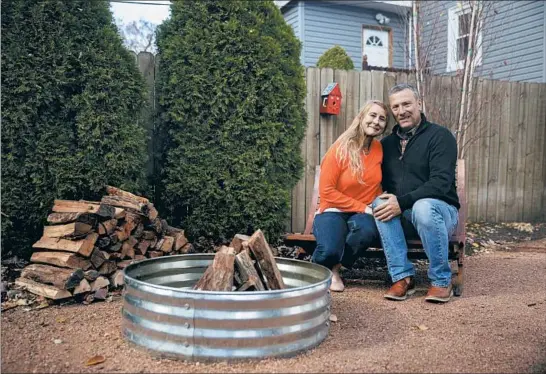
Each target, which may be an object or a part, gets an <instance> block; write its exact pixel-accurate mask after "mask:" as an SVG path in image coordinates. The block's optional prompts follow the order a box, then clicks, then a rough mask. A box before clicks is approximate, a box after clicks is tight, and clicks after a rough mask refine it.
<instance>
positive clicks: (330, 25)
mask: <svg viewBox="0 0 546 374" xmlns="http://www.w3.org/2000/svg"><path fill="white" fill-rule="evenodd" d="M282 13H283V16H284V19H285V20H286V22H287V23H288V24H289V25H291V26H292V28H293V29H294V32H295V34H296V36H298V38H299V39H300V40H301V41H302V43H303V48H302V56H301V61H302V64H303V65H305V66H316V64H317V61H318V59H319V57H320V56H321V55H322V54H323V53H324V52H326V51H327V50H328V49H330V48H332V47H333V46H335V45H339V46H341V47H343V49H345V51H346V52H347V54H348V55H349V56H350V57H351V59H352V60H353V64H354V66H355V69H357V70H361V68H362V27H363V26H365V25H369V26H379V24H378V23H377V20H376V19H375V15H376V14H377V13H382V14H383V15H385V16H387V17H389V18H390V23H389V24H388V25H387V27H390V28H391V29H392V44H393V46H392V47H393V56H392V57H393V58H392V62H393V67H395V68H405V67H407V63H406V45H407V42H406V21H405V15H402V14H395V13H392V12H385V11H377V10H375V9H371V8H370V9H369V8H361V7H355V6H350V5H339V4H335V3H322V2H313V1H292V2H291V3H289V4H288V5H286V6H284V7H283V9H282Z"/></svg>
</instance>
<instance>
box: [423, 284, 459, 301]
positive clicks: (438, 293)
mask: <svg viewBox="0 0 546 374" xmlns="http://www.w3.org/2000/svg"><path fill="white" fill-rule="evenodd" d="M451 296H453V286H452V285H451V284H450V285H449V286H447V287H436V286H430V288H429V289H428V292H427V296H426V297H425V300H426V301H430V302H432V303H447V302H448V301H449V299H451Z"/></svg>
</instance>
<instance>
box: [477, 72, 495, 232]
mask: <svg viewBox="0 0 546 374" xmlns="http://www.w3.org/2000/svg"><path fill="white" fill-rule="evenodd" d="M478 89H479V90H480V93H481V102H482V107H481V110H480V113H481V116H480V121H479V124H480V132H481V135H482V137H481V139H480V140H479V144H480V146H479V148H480V154H479V157H478V159H479V171H478V206H477V213H476V221H478V222H483V221H486V219H487V192H488V190H489V188H488V175H489V157H490V154H489V153H490V145H489V142H490V139H491V129H490V126H491V122H492V121H491V81H489V80H487V79H483V80H480V83H479V84H478Z"/></svg>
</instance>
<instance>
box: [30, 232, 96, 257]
mask: <svg viewBox="0 0 546 374" xmlns="http://www.w3.org/2000/svg"><path fill="white" fill-rule="evenodd" d="M97 238H98V234H97V233H91V234H89V235H87V237H85V238H84V239H80V240H67V239H57V238H48V237H44V236H42V238H41V239H40V240H39V241H37V242H36V243H34V244H33V245H32V248H39V249H51V250H57V251H66V252H73V253H77V254H80V255H82V256H85V257H88V256H89V255H90V254H91V252H92V251H93V246H94V245H95V242H96V241H97Z"/></svg>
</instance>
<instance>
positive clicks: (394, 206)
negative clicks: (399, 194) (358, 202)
mask: <svg viewBox="0 0 546 374" xmlns="http://www.w3.org/2000/svg"><path fill="white" fill-rule="evenodd" d="M379 198H381V199H387V201H385V202H384V203H383V204H381V205H379V206H378V207H377V208H375V210H374V212H373V215H374V217H375V218H377V219H378V220H380V221H381V222H387V221H390V220H391V219H393V218H394V217H396V216H399V215H400V214H402V211H401V210H400V205H399V204H398V199H397V198H396V196H394V195H393V194H390V193H384V194H382V195H381V196H379Z"/></svg>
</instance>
